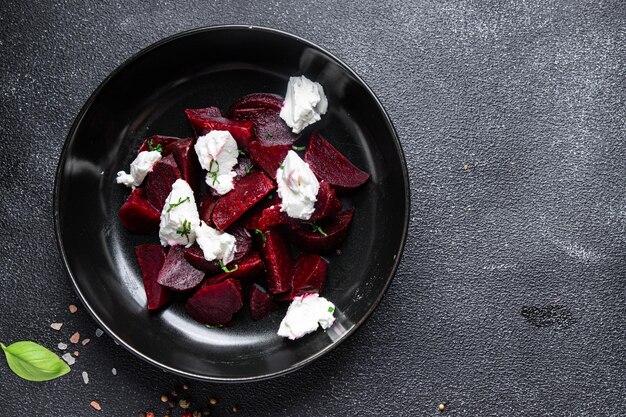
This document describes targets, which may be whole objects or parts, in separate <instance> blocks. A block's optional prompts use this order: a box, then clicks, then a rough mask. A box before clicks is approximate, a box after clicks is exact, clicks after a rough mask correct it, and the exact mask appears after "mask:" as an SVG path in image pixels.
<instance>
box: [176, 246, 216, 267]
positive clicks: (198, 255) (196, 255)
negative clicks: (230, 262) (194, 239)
mask: <svg viewBox="0 0 626 417" xmlns="http://www.w3.org/2000/svg"><path fill="white" fill-rule="evenodd" d="M183 256H184V257H185V260H186V261H187V262H189V263H190V264H191V265H192V266H193V267H194V268H196V269H199V270H201V271H204V272H206V273H207V274H217V273H219V272H220V271H221V270H222V268H220V266H219V264H218V263H217V262H215V261H207V260H206V259H204V252H202V249H201V248H200V246H198V244H197V243H194V244H193V245H191V246H190V247H188V248H185V249H183Z"/></svg>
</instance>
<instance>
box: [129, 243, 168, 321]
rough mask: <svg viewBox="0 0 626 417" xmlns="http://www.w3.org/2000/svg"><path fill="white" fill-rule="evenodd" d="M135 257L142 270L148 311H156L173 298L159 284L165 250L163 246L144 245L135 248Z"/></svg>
mask: <svg viewBox="0 0 626 417" xmlns="http://www.w3.org/2000/svg"><path fill="white" fill-rule="evenodd" d="M135 255H136V256H137V262H139V268H141V276H142V278H143V287H144V289H145V290H146V298H147V299H148V310H156V309H157V308H160V307H162V306H163V305H165V304H166V303H167V302H168V301H169V300H170V298H171V294H170V293H169V291H168V290H167V289H166V288H165V287H163V286H161V285H159V283H158V282H157V279H158V277H159V271H160V270H161V268H162V267H163V262H165V250H164V249H163V247H162V246H161V245H154V244H143V245H139V246H136V247H135Z"/></svg>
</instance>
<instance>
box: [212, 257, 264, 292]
mask: <svg viewBox="0 0 626 417" xmlns="http://www.w3.org/2000/svg"><path fill="white" fill-rule="evenodd" d="M235 265H237V267H236V268H235ZM228 268H229V269H230V270H231V271H232V272H226V273H222V274H218V275H208V274H207V275H208V276H207V277H206V279H205V280H204V281H203V282H202V286H203V287H206V286H207V285H213V284H217V283H218V282H222V281H224V280H226V279H228V278H234V279H239V280H251V279H253V278H255V277H256V276H257V275H259V274H260V273H261V272H263V269H264V268H265V265H264V264H263V260H262V259H261V257H260V256H259V253H258V252H252V253H250V254H248V255H247V256H246V257H245V258H243V259H241V260H240V261H239V262H235V261H233V262H231V263H229V264H228Z"/></svg>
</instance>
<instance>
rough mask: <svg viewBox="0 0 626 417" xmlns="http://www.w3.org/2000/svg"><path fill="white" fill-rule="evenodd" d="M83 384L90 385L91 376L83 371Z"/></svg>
mask: <svg viewBox="0 0 626 417" xmlns="http://www.w3.org/2000/svg"><path fill="white" fill-rule="evenodd" d="M83 382H84V383H85V384H88V383H89V374H88V373H87V372H86V371H83Z"/></svg>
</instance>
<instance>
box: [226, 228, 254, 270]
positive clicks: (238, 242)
mask: <svg viewBox="0 0 626 417" xmlns="http://www.w3.org/2000/svg"><path fill="white" fill-rule="evenodd" d="M226 233H229V234H231V235H233V236H234V237H235V255H234V256H233V262H237V261H239V260H240V259H242V258H243V257H244V256H246V255H247V254H249V253H250V252H251V251H252V237H251V236H250V233H248V231H247V230H246V229H244V228H243V227H241V226H233V227H230V228H229V229H228V230H226Z"/></svg>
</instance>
